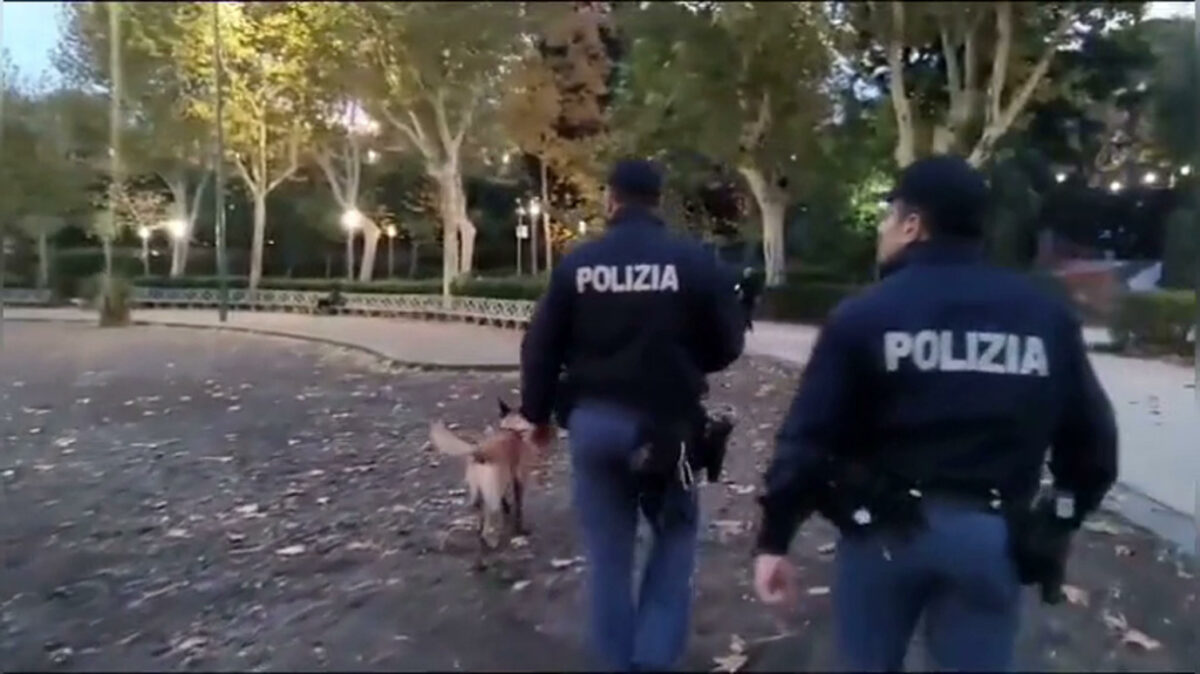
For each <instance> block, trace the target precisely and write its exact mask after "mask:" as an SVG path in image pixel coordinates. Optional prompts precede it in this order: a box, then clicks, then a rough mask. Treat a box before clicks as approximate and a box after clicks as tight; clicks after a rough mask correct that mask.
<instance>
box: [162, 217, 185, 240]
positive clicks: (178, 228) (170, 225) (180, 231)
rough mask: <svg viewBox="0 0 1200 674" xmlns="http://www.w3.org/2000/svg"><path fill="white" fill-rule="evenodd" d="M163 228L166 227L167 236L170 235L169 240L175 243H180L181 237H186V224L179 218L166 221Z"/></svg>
mask: <svg viewBox="0 0 1200 674" xmlns="http://www.w3.org/2000/svg"><path fill="white" fill-rule="evenodd" d="M163 226H164V227H166V230H167V234H170V235H171V238H172V239H174V240H176V241H180V240H182V239H183V237H185V236H187V223H186V222H184V221H183V220H182V219H180V218H175V219H172V220H168V221H167V222H166V223H164V225H163Z"/></svg>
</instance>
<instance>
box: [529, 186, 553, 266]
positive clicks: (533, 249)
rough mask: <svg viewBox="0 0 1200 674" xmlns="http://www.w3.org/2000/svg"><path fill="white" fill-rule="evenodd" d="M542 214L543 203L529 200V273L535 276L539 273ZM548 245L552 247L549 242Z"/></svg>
mask: <svg viewBox="0 0 1200 674" xmlns="http://www.w3.org/2000/svg"><path fill="white" fill-rule="evenodd" d="M541 214H542V203H541V202H540V201H538V200H537V198H536V197H535V198H533V199H530V200H529V271H530V273H531V274H533V275H534V276H537V273H538V251H537V239H538V237H537V230H538V228H537V221H538V216H539V215H541ZM546 245H547V246H548V245H550V242H549V241H547V242H546Z"/></svg>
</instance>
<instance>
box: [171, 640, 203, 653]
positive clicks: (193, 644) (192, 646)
mask: <svg viewBox="0 0 1200 674" xmlns="http://www.w3.org/2000/svg"><path fill="white" fill-rule="evenodd" d="M207 643H208V639H205V638H204V637H188V638H187V639H184V640H183V641H180V642H179V643H178V644H176V645H175V650H177V651H194V650H196V649H197V648H203V647H204V645H205V644H207Z"/></svg>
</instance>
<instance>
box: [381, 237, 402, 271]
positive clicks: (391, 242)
mask: <svg viewBox="0 0 1200 674" xmlns="http://www.w3.org/2000/svg"><path fill="white" fill-rule="evenodd" d="M383 233H384V234H387V238H388V278H391V277H392V276H394V275H395V270H396V235H397V234H399V233H400V230H398V229H396V226H395V225H388V226H387V227H385V228H384V230H383Z"/></svg>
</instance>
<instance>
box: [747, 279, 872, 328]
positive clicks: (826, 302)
mask: <svg viewBox="0 0 1200 674" xmlns="http://www.w3.org/2000/svg"><path fill="white" fill-rule="evenodd" d="M860 287H861V286H858V285H855V284H850V283H828V282H793V283H788V284H785V285H782V286H779V287H777V288H767V289H766V291H765V292H764V293H763V298H762V304H761V305H759V310H758V312H757V318H760V319H762V320H769V321H782V322H791V323H822V322H824V320H825V317H826V316H828V315H829V312H830V311H832V310H833V308H834V307H836V306H837V305H838V303H839V302H841V301H842V300H844V299H846V298H847V297H850V296H851V295H853V294H854V293H855V292H857V291H858V290H859V288H860Z"/></svg>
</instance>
